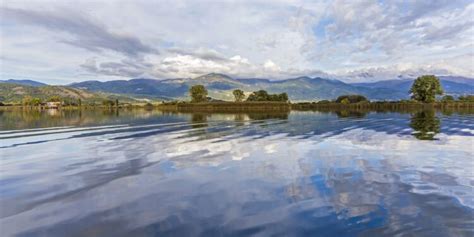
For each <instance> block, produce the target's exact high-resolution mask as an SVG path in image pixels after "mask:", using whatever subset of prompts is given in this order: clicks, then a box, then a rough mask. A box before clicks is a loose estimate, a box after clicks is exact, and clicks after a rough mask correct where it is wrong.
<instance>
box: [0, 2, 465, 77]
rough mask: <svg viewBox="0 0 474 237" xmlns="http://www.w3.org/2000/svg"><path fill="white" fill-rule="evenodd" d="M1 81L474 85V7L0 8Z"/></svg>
mask: <svg viewBox="0 0 474 237" xmlns="http://www.w3.org/2000/svg"><path fill="white" fill-rule="evenodd" d="M0 14H1V23H0V27H1V38H2V47H1V60H2V68H1V69H2V70H1V72H0V73H1V77H2V78H4V79H6V78H32V79H40V80H43V81H46V82H51V81H53V80H54V79H58V80H62V81H64V82H66V81H77V80H87V79H95V80H112V79H125V78H131V77H153V78H157V79H164V78H175V77H180V78H183V77H196V76H199V75H202V74H206V73H211V72H217V73H225V74H229V75H231V76H235V77H265V78H271V79H282V78H288V77H296V76H303V75H305V76H325V77H330V78H338V79H343V80H345V81H349V82H350V81H354V82H355V81H373V80H381V79H393V78H397V77H398V76H400V75H401V76H405V77H408V76H416V75H419V74H423V73H435V74H441V75H447V74H449V75H461V76H467V77H474V69H473V68H474V65H473V64H474V46H473V42H474V29H473V25H474V18H473V17H472V16H473V15H474V3H472V2H470V1H434V2H433V1H422V0H420V1H365V0H361V1H328V2H322V1H321V2H310V1H298V0H294V1H205V2H198V1H186V0H183V1H127V0H115V1H100V2H90V1H79V2H77V3H75V4H70V2H68V1H46V0H45V1H33V2H32V1H10V0H7V1H4V2H3V4H2V7H1V8H0Z"/></svg>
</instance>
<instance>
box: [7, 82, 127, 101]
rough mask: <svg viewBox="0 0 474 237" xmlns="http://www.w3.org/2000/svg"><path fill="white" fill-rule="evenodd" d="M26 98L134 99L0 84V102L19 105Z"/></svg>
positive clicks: (63, 88)
mask: <svg viewBox="0 0 474 237" xmlns="http://www.w3.org/2000/svg"><path fill="white" fill-rule="evenodd" d="M26 96H30V97H32V98H39V99H41V100H43V101H47V100H48V99H49V98H50V97H52V96H60V97H62V98H64V99H67V100H71V101H76V102H77V101H78V100H79V99H81V100H82V101H83V102H86V103H87V102H96V103H100V102H101V101H103V100H106V99H119V100H121V101H127V102H132V101H136V99H133V98H129V97H126V96H122V95H112V94H108V93H96V92H91V91H86V90H81V89H78V88H72V87H68V86H29V85H21V84H12V83H0V102H6V103H19V102H21V101H22V100H23V98H25V97H26Z"/></svg>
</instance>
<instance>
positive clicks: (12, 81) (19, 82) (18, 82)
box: [0, 79, 48, 87]
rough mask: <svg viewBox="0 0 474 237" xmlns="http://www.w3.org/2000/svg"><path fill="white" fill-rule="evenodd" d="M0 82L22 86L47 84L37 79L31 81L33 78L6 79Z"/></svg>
mask: <svg viewBox="0 0 474 237" xmlns="http://www.w3.org/2000/svg"><path fill="white" fill-rule="evenodd" d="M0 83H7V84H16V85H24V86H35V87H39V86H47V85H48V84H45V83H42V82H39V81H33V80H28V79H23V80H22V79H8V80H0Z"/></svg>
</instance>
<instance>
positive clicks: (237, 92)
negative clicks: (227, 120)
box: [232, 89, 245, 102]
mask: <svg viewBox="0 0 474 237" xmlns="http://www.w3.org/2000/svg"><path fill="white" fill-rule="evenodd" d="M232 94H234V97H235V102H242V101H243V100H244V99H245V94H244V91H242V90H239V89H236V90H234V91H232Z"/></svg>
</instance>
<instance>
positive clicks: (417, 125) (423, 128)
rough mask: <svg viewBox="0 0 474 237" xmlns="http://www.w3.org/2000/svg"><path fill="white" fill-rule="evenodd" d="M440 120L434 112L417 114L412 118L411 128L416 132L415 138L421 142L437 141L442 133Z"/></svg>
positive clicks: (414, 133) (428, 111)
mask: <svg viewBox="0 0 474 237" xmlns="http://www.w3.org/2000/svg"><path fill="white" fill-rule="evenodd" d="M440 124H441V122H440V120H439V118H438V117H436V115H435V111H434V110H426V111H420V112H416V113H414V114H413V115H412V117H411V122H410V127H411V128H413V130H415V131H414V132H413V136H414V137H416V138H417V139H419V140H435V138H434V137H435V136H436V134H438V133H439V131H440Z"/></svg>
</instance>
